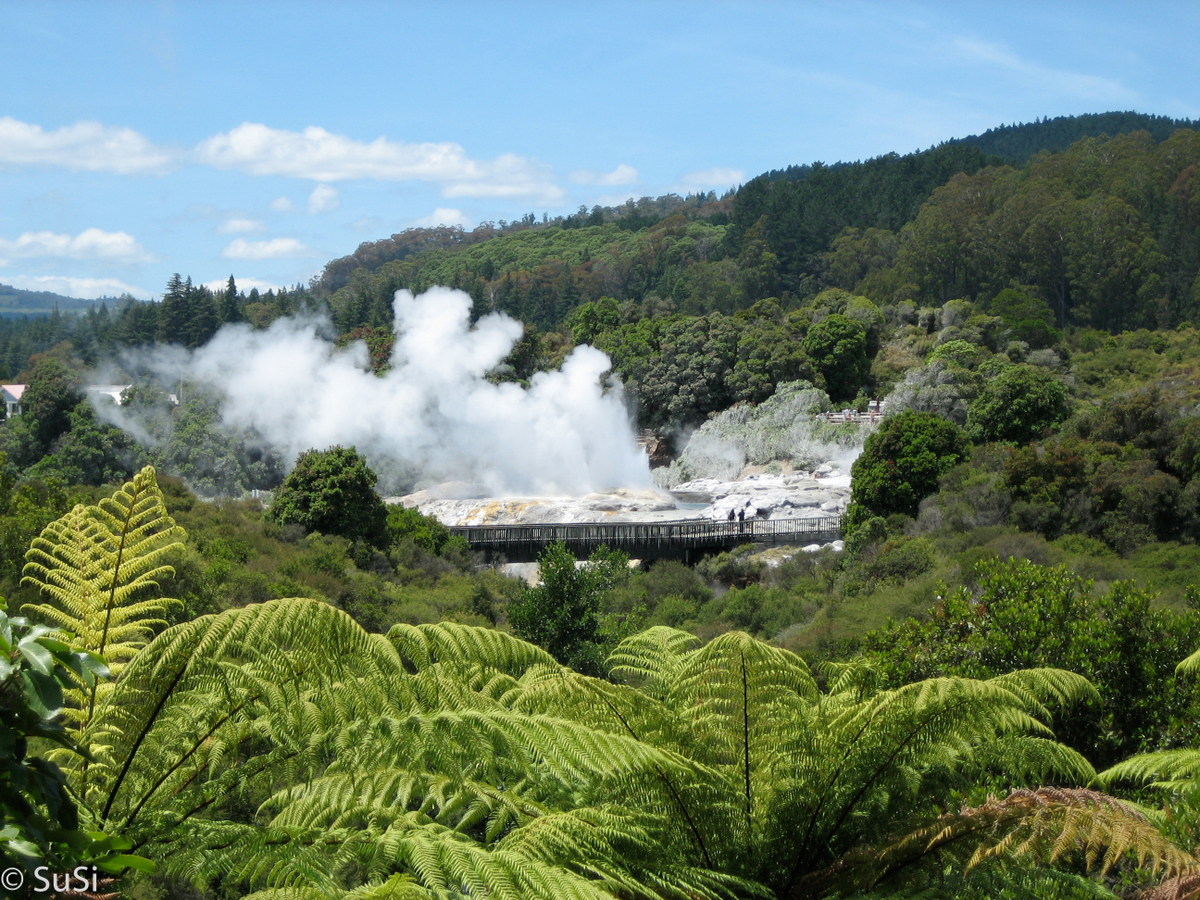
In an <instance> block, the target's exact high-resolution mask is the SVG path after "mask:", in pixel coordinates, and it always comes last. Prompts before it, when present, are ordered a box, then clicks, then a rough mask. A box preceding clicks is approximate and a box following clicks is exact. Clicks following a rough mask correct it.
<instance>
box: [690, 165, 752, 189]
mask: <svg viewBox="0 0 1200 900" xmlns="http://www.w3.org/2000/svg"><path fill="white" fill-rule="evenodd" d="M745 180H746V173H745V172H744V171H743V170H741V169H728V168H724V167H722V166H713V168H711V169H700V170H699V171H697V172H688V173H687V174H686V175H684V176H683V177H682V178H681V179H679V188H680V190H682V191H684V192H687V191H693V192H698V191H708V190H714V189H724V188H731V187H736V186H737V185H739V184H741V183H742V182H744V181H745Z"/></svg>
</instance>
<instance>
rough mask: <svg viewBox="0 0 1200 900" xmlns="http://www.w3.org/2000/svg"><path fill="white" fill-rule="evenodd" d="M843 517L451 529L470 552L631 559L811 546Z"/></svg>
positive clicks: (837, 528) (836, 532) (831, 535)
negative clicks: (554, 550) (556, 551)
mask: <svg viewBox="0 0 1200 900" xmlns="http://www.w3.org/2000/svg"><path fill="white" fill-rule="evenodd" d="M841 530H842V518H841V516H814V517H811V518H805V519H750V520H748V521H745V522H707V521H696V520H694V519H689V520H683V521H675V522H611V523H608V522H604V523H600V522H587V523H561V524H542V525H469V526H457V527H454V528H451V529H450V531H451V533H453V534H456V535H459V536H461V537H463V538H465V539H466V541H467V543H468V544H469V545H470V546H471V549H473V550H479V551H486V552H490V553H500V554H504V555H506V556H509V557H512V558H516V557H521V558H533V556H534V554H535V553H536V551H537V550H540V549H541V548H543V547H545V546H546V545H548V544H552V543H555V542H556V541H561V542H562V543H564V544H566V545H567V546H568V547H569V548H570V549H571V550H572V551H574V552H577V553H578V552H581V551H590V550H592V549H595V548H596V547H599V546H600V545H601V544H604V545H607V546H609V547H612V548H613V549H619V550H624V551H626V552H628V553H629V555H630V556H634V557H645V556H661V555H675V554H677V553H679V552H681V551H686V550H693V549H695V550H699V549H719V548H722V547H736V546H738V545H739V544H793V543H810V542H812V541H814V540H816V539H818V538H824V539H829V540H833V539H836V538H837V537H838V536H840V534H841Z"/></svg>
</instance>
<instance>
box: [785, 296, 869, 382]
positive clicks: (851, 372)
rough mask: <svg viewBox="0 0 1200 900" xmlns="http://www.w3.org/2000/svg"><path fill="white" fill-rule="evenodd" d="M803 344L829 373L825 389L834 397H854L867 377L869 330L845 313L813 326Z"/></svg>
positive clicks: (826, 377)
mask: <svg viewBox="0 0 1200 900" xmlns="http://www.w3.org/2000/svg"><path fill="white" fill-rule="evenodd" d="M801 346H802V347H803V348H804V352H805V353H807V354H808V356H809V358H810V359H812V361H813V364H814V365H815V366H816V367H817V369H818V370H819V371H820V372H821V374H822V375H824V376H825V390H826V391H827V392H828V393H829V396H830V398H831V399H833V400H850V399H853V397H854V396H855V394H857V393H858V391H859V389H860V388H862V386H863V384H864V383H865V382H866V380H867V374H868V373H869V372H870V370H871V361H870V359H868V358H867V332H866V329H865V328H863V326H862V325H860V324H859V323H858V322H856V321H854V320H853V319H850V318H848V317H846V316H844V315H842V314H841V313H833V314H832V315H830V316H826V317H825V318H824V319H822V320H821V321H820V322H818V323H817V324H816V325H814V326H813V327H812V328H810V329H809V331H808V334H806V335H805V336H804V341H803V342H802V344H801Z"/></svg>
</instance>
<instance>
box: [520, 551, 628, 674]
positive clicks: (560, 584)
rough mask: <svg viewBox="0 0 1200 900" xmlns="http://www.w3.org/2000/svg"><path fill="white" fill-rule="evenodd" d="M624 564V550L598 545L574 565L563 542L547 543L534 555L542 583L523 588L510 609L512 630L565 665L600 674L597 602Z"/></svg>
mask: <svg viewBox="0 0 1200 900" xmlns="http://www.w3.org/2000/svg"><path fill="white" fill-rule="evenodd" d="M628 563H629V557H628V556H627V555H626V554H624V553H621V552H620V551H616V550H609V549H608V548H607V547H601V548H600V549H598V550H597V551H596V552H595V553H593V554H592V556H591V558H590V559H589V560H588V562H587V563H586V564H585V565H583V566H579V567H576V565H575V557H574V556H572V555H571V552H570V551H569V550H568V549H567V547H566V545H565V544H563V543H556V544H551V545H550V546H549V547H547V548H546V549H545V550H544V551H543V552H542V554H541V556H539V557H538V570H539V572H540V573H541V578H542V581H541V584H538V585H535V586H533V587H529V588H526V589H525V591H524V592H523V593H522V594H521V596H520V598H518V599H517V600H516V602H514V603H511V604H510V605H509V607H508V621H509V623H510V624H511V625H512V630H513V633H514V634H515V635H517V637H519V638H522V639H524V640H527V641H531V642H532V643H535V644H538V645H539V646H541V647H544V648H545V649H546V650H547V651H549V652H550V654H551V655H552V656H553V657H554V658H555V659H557V660H558V661H559V662H561V663H563V664H564V665H568V666H570V667H571V668H573V669H576V670H578V671H580V672H585V673H587V674H592V675H595V674H600V673H601V672H602V671H603V666H602V662H603V659H604V651H603V649H602V648H601V646H600V640H599V626H600V618H599V615H600V600H601V597H602V596H603V594H604V593H605V592H606V591H608V590H610V589H611V588H612V587H613V586H614V585H616V583H617V582H618V580H619V579H620V578H621V577H622V576H623V575H624V574H625V571H626V569H627V567H628Z"/></svg>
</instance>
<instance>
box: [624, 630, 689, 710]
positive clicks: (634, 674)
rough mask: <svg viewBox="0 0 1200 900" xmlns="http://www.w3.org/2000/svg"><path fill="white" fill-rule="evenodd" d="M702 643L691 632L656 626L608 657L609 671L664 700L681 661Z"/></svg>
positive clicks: (634, 637)
mask: <svg viewBox="0 0 1200 900" xmlns="http://www.w3.org/2000/svg"><path fill="white" fill-rule="evenodd" d="M699 643H700V641H699V639H698V638H697V637H696V636H695V635H694V634H691V633H690V632H687V631H680V630H678V629H676V628H668V627H667V626H665V625H656V626H654V627H653V628H648V629H646V630H645V631H643V632H640V633H638V634H634V635H630V636H629V637H627V638H625V640H623V641H621V643H619V644H618V645H617V646H616V649H614V650H613V651H612V653H610V654H609V656H608V661H607V666H608V671H609V672H610V673H612V675H613V677H614V678H620V679H622V680H624V681H627V682H629V683H630V684H632V685H634V686H635V687H637V688H638V689H639V690H641V691H643V692H645V693H646V694H648V695H650V696H651V697H654V698H655V699H656V700H665V699H666V698H667V695H668V693H669V690H670V685H671V684H673V683H674V681H675V678H676V677H677V675H678V667H679V662H680V660H681V659H682V658H683V655H684V654H685V653H686V652H688V651H689V650H692V649H694V648H695V647H696V646H697V645H698V644H699Z"/></svg>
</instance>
